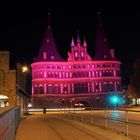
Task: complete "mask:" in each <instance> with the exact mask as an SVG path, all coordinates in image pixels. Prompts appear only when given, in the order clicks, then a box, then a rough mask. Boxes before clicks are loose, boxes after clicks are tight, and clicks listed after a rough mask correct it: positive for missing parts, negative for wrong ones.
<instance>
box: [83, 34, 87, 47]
mask: <svg viewBox="0 0 140 140" xmlns="http://www.w3.org/2000/svg"><path fill="white" fill-rule="evenodd" d="M83 47H87V42H86V38H85V36H84V43H83Z"/></svg>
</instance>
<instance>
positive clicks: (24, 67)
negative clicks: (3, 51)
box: [22, 66, 28, 90]
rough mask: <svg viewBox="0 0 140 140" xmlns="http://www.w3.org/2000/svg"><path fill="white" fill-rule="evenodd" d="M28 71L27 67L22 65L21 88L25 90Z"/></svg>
mask: <svg viewBox="0 0 140 140" xmlns="http://www.w3.org/2000/svg"><path fill="white" fill-rule="evenodd" d="M27 72H28V67H27V66H23V67H22V74H23V89H24V90H26V73H27Z"/></svg>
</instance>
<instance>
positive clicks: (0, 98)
mask: <svg viewBox="0 0 140 140" xmlns="http://www.w3.org/2000/svg"><path fill="white" fill-rule="evenodd" d="M2 99H8V97H7V96H5V95H1V94H0V100H2Z"/></svg>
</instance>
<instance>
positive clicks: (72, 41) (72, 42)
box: [71, 37, 75, 47]
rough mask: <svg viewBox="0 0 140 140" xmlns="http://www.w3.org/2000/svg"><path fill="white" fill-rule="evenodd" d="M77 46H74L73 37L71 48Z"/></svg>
mask: <svg viewBox="0 0 140 140" xmlns="http://www.w3.org/2000/svg"><path fill="white" fill-rule="evenodd" d="M74 46H75V44H74V40H73V37H72V40H71V47H74Z"/></svg>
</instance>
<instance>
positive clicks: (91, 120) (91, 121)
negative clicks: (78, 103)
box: [90, 107, 93, 124]
mask: <svg viewBox="0 0 140 140" xmlns="http://www.w3.org/2000/svg"><path fill="white" fill-rule="evenodd" d="M90 116H91V119H90V123H91V124H93V108H92V107H91V115H90Z"/></svg>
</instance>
